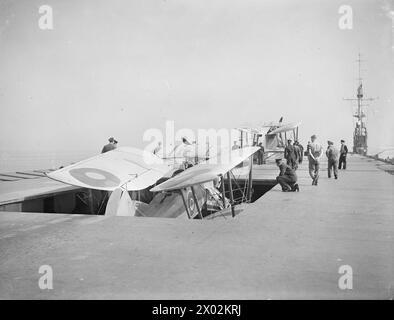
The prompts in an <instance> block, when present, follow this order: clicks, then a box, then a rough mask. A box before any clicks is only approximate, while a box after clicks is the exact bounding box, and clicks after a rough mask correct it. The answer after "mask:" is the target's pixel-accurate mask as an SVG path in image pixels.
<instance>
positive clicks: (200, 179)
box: [150, 147, 259, 192]
mask: <svg viewBox="0 0 394 320" xmlns="http://www.w3.org/2000/svg"><path fill="white" fill-rule="evenodd" d="M257 150H259V148H258V147H246V148H242V149H236V150H232V151H231V152H229V156H228V157H226V156H225V155H224V156H223V152H222V153H221V154H220V155H218V156H216V157H214V158H210V159H209V160H208V161H206V162H204V163H200V164H198V165H195V166H194V167H191V168H189V169H187V170H185V171H183V172H181V173H180V174H178V175H177V176H175V177H173V178H171V179H169V180H167V181H165V182H163V183H161V184H159V185H158V186H156V187H154V188H152V189H151V190H150V191H152V192H158V191H172V190H179V189H183V188H187V187H190V186H193V185H196V184H201V183H205V182H208V181H212V180H214V179H216V178H217V177H218V176H220V175H223V174H225V173H226V172H228V171H230V170H231V169H233V168H234V167H236V166H237V165H238V164H239V163H241V162H243V161H244V160H246V159H247V158H248V157H250V156H251V155H252V154H254V153H255V152H256V151H257Z"/></svg>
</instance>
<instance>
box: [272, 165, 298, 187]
mask: <svg viewBox="0 0 394 320" xmlns="http://www.w3.org/2000/svg"><path fill="white" fill-rule="evenodd" d="M275 161H276V165H277V166H278V167H279V170H280V172H279V176H277V177H276V181H278V183H279V184H280V185H281V187H282V191H283V192H294V191H300V188H299V186H298V184H297V174H296V172H295V170H293V169H292V168H291V167H290V166H289V165H287V164H286V163H285V162H284V161H283V160H282V159H276V160H275Z"/></svg>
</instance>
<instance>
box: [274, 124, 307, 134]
mask: <svg viewBox="0 0 394 320" xmlns="http://www.w3.org/2000/svg"><path fill="white" fill-rule="evenodd" d="M300 124H301V122H295V123H288V124H284V125H283V126H280V127H279V128H277V129H275V130H273V131H271V132H270V133H267V134H268V135H273V134H277V133H281V132H285V131H290V130H293V129H295V128H297V127H299V126H300Z"/></svg>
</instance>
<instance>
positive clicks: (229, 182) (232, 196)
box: [223, 171, 235, 218]
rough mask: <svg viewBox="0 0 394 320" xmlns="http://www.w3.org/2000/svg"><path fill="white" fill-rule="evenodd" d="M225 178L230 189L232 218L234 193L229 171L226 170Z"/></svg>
mask: <svg viewBox="0 0 394 320" xmlns="http://www.w3.org/2000/svg"><path fill="white" fill-rule="evenodd" d="M227 179H228V185H229V188H230V190H229V191H230V207H231V215H232V217H233V218H234V217H235V212H234V195H233V186H232V182H231V177H230V171H229V172H227ZM223 185H224V184H223Z"/></svg>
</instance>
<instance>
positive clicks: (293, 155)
mask: <svg viewBox="0 0 394 320" xmlns="http://www.w3.org/2000/svg"><path fill="white" fill-rule="evenodd" d="M284 157H285V159H286V160H287V165H289V166H290V167H291V168H292V169H294V170H297V168H298V154H297V151H296V149H295V148H294V146H293V141H292V140H291V139H288V140H287V146H286V148H285V153H284Z"/></svg>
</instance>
